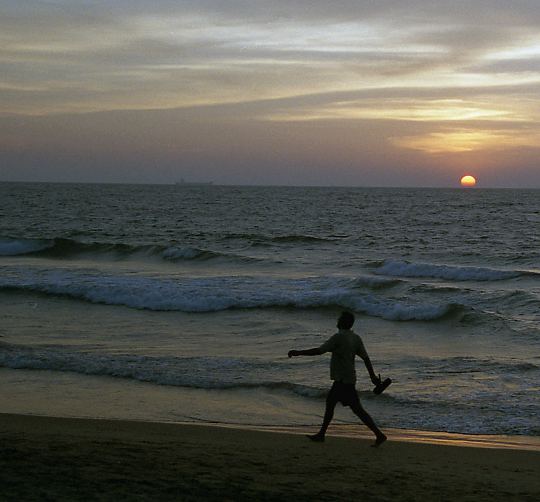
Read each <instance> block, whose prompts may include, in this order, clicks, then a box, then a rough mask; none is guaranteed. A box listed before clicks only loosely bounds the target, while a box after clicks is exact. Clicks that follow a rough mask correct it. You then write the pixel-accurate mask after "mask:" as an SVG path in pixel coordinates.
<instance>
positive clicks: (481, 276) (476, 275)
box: [373, 261, 537, 281]
mask: <svg viewBox="0 0 540 502" xmlns="http://www.w3.org/2000/svg"><path fill="white" fill-rule="evenodd" d="M373 272H374V273H375V274H378V275H384V276H392V277H431V278H434V279H445V280H452V281H502V280H505V279H513V278H516V277H520V276H522V275H537V274H535V273H533V272H526V271H521V270H497V269H493V268H487V267H461V266H456V265H433V264H430V263H409V262H406V261H388V262H384V263H383V264H382V265H381V266H379V267H378V268H376V269H375V270H374V271H373Z"/></svg>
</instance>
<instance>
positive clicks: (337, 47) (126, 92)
mask: <svg viewBox="0 0 540 502" xmlns="http://www.w3.org/2000/svg"><path fill="white" fill-rule="evenodd" d="M538 26H540V5H539V4H538V2H537V0H534V1H533V0H516V1H513V2H508V1H503V0H489V1H488V0H468V1H463V0H455V1H453V2H448V1H447V0H445V1H443V0H432V1H429V2H428V1H421V0H412V1H410V2H403V1H398V0H378V1H373V0H364V1H358V0H336V1H334V2H331V3H330V2H327V1H322V0H309V1H308V0H300V1H297V2H290V1H285V0H274V1H272V2H266V1H254V0H251V1H247V0H228V1H225V2H223V1H222V2H218V1H217V0H198V1H195V0H192V1H172V0H170V1H169V0H159V1H155V2H150V1H149V0H131V1H128V0H119V1H115V2H109V1H104V0H97V1H92V2H88V1H83V0H58V1H37V0H29V1H26V2H7V3H6V2H4V3H3V4H2V5H0V113H3V114H4V115H5V116H8V115H10V116H12V115H14V116H23V117H32V116H38V115H39V116H44V117H47V116H51V117H52V116H54V115H57V114H81V113H88V112H99V111H111V110H118V111H121V110H150V109H161V110H174V109H182V110H183V111H182V112H179V114H178V116H179V117H181V121H182V130H187V129H189V128H190V127H191V128H193V127H195V126H194V124H200V123H202V122H204V121H207V123H208V124H210V123H215V122H223V123H224V122H227V121H228V122H229V123H233V122H234V123H236V124H239V123H240V122H242V121H243V125H242V130H244V128H245V130H247V131H248V133H247V134H249V131H250V130H253V127H254V124H257V127H268V128H272V131H274V129H273V128H275V127H282V128H283V127H291V128H293V127H294V128H297V127H298V128H300V129H298V130H301V131H305V127H307V125H308V124H313V126H314V127H317V128H319V130H324V131H325V133H321V134H328V130H329V129H328V128H330V127H332V128H335V127H336V124H337V123H339V124H340V125H342V126H343V127H349V128H350V127H351V125H352V124H358V125H359V126H361V127H364V128H368V129H369V128H371V129H372V130H374V131H377V135H378V136H377V139H375V138H372V141H373V142H375V143H377V144H378V145H379V146H378V148H383V147H384V148H388V149H394V150H399V151H402V152H413V153H415V154H417V155H420V154H422V155H426V156H427V157H428V158H429V156H431V155H439V154H440V153H442V152H447V153H449V154H456V153H460V154H461V153H465V154H466V153H467V152H475V151H482V152H485V151H486V150H487V149H491V150H494V149H500V147H501V146H504V147H505V148H507V149H512V148H522V147H529V146H531V147H534V145H535V144H537V140H538V137H539V132H540V106H539V99H538V95H539V94H538V93H539V91H540V63H539V61H540V32H539V30H538ZM149 120H150V119H149ZM238 127H240V126H238ZM524 127H526V130H524ZM400 128H401V131H400ZM411 128H414V130H411ZM273 133H274V132H273ZM209 140H210V141H216V142H217V143H219V141H218V140H217V139H216V138H209ZM156 141H157V140H156ZM11 142H12V144H20V142H18V141H17V139H16V138H14V137H12V140H11ZM298 142H299V144H301V143H302V141H301V140H300V138H298ZM217 143H216V144H217ZM25 144H26V143H25ZM381 145H384V146H381ZM261 148H262V146H261ZM291 148H292V147H291ZM299 148H300V149H301V148H304V146H299ZM291 155H293V154H292V153H291ZM381 155H383V154H382V153H381ZM298 156H299V158H300V157H301V153H298Z"/></svg>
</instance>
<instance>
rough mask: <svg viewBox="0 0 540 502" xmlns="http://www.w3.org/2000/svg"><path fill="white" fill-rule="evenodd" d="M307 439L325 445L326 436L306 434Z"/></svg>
mask: <svg viewBox="0 0 540 502" xmlns="http://www.w3.org/2000/svg"><path fill="white" fill-rule="evenodd" d="M306 437H307V438H309V439H311V440H312V441H314V442H315V443H324V436H323V435H322V434H319V433H317V434H312V435H310V434H306Z"/></svg>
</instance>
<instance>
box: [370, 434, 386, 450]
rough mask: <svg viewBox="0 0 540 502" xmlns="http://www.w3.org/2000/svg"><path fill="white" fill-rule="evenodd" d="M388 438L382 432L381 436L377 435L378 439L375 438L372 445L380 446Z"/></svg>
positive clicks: (374, 446)
mask: <svg viewBox="0 0 540 502" xmlns="http://www.w3.org/2000/svg"><path fill="white" fill-rule="evenodd" d="M386 439H387V437H386V436H385V435H384V434H381V435H380V436H377V439H375V442H374V443H373V444H372V445H371V446H372V447H373V448H378V447H379V446H381V445H382V444H383V443H384V442H385V441H386Z"/></svg>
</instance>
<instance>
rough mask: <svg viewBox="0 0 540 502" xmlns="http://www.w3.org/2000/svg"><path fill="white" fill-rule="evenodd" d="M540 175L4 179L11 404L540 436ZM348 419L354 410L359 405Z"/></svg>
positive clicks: (2, 271) (0, 294) (102, 413)
mask: <svg viewBox="0 0 540 502" xmlns="http://www.w3.org/2000/svg"><path fill="white" fill-rule="evenodd" d="M539 202H540V191H538V190H501V189H498V190H490V189H478V188H475V189H427V188H426V189H410V188H393V189H390V188H315V187H307V188H302V187H239V186H238V187H236V186H190V185H98V184H96V185H92V184H46V183H0V397H1V403H2V411H4V412H12V413H31V414H44V415H58V416H82V417H99V418H127V419H142V420H159V421H194V422H214V423H216V422H217V423H220V422H222V423H234V424H243V425H279V426H299V425H313V426H316V425H318V424H320V421H321V417H322V414H323V411H324V398H325V393H326V391H327V389H328V387H329V383H330V380H329V354H325V355H323V356H318V357H302V358H293V359H289V358H287V352H288V351H289V350H290V349H304V348H311V347H316V346H319V345H320V344H322V343H323V342H324V341H325V340H326V339H327V338H328V337H330V336H331V335H332V334H333V333H335V331H336V328H335V323H336V319H337V317H338V315H339V313H340V312H341V311H342V310H351V311H353V312H354V313H355V315H356V319H357V320H356V324H355V326H354V330H355V331H356V332H357V333H358V334H359V335H361V336H362V338H363V340H364V344H365V346H366V348H367V351H368V353H369V354H370V357H371V359H372V361H373V364H374V367H375V371H376V372H377V373H380V374H381V376H382V377H383V378H386V377H391V378H392V380H393V384H392V385H391V386H390V387H389V388H388V389H387V391H385V393H384V394H382V395H380V396H375V395H374V394H373V393H372V392H371V388H372V384H371V382H370V380H369V377H368V375H367V372H366V371H365V368H364V366H363V363H362V361H361V360H358V362H357V373H358V384H357V387H358V390H359V392H360V397H361V400H362V402H363V404H364V406H365V408H366V409H367V410H368V411H369V413H370V414H371V415H372V416H373V418H374V419H375V420H376V422H377V423H378V424H379V425H380V426H381V427H382V428H383V429H384V428H385V427H389V428H398V429H416V430H423V431H446V432H459V433H465V434H503V435H507V434H510V435H528V436H539V435H540V420H539V417H540V322H539V321H540V314H539V312H540V231H539V230H540V204H539ZM335 421H336V423H338V424H353V423H357V419H356V417H354V416H353V415H352V413H351V412H350V410H348V409H347V408H343V409H342V408H341V407H339V409H338V410H337V413H336V417H335Z"/></svg>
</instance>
